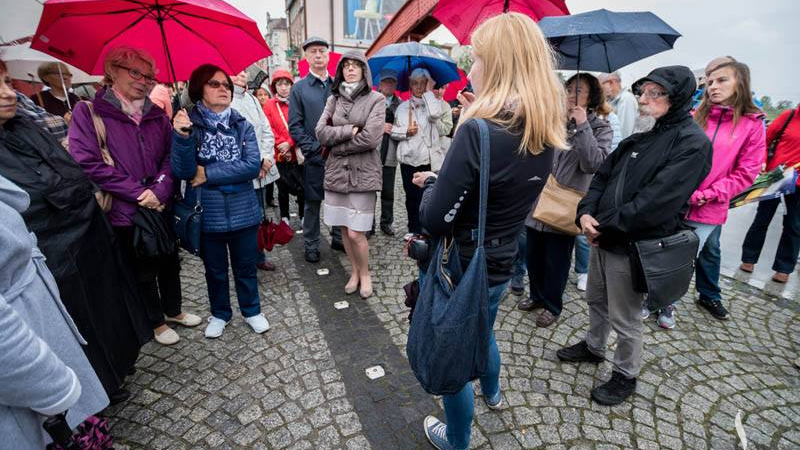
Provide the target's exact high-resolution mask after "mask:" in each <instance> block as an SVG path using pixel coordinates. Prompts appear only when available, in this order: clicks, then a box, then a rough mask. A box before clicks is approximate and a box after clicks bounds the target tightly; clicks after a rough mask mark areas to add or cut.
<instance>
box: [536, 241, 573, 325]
mask: <svg viewBox="0 0 800 450" xmlns="http://www.w3.org/2000/svg"><path fill="white" fill-rule="evenodd" d="M527 230H528V242H527V244H528V245H527V263H528V278H530V283H531V299H532V300H533V301H539V302H542V303H543V304H544V307H545V308H546V309H547V310H548V311H550V312H551V313H553V315H554V316H558V315H560V314H561V309H562V307H563V305H564V301H563V299H562V295H563V294H564V288H566V287H567V278H568V277H569V267H570V264H571V263H572V249H573V247H574V245H575V236H568V235H566V234H559V233H548V232H545V231H537V230H534V229H532V228H528V229H527Z"/></svg>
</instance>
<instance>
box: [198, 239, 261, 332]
mask: <svg viewBox="0 0 800 450" xmlns="http://www.w3.org/2000/svg"><path fill="white" fill-rule="evenodd" d="M257 231H258V226H254V227H250V228H244V229H241V230H236V231H230V232H225V233H203V241H202V245H203V247H202V257H203V265H204V266H205V268H206V284H207V285H208V300H209V302H210V303H211V315H212V316H214V317H216V318H218V319H222V320H224V321H226V322H227V321H229V320H231V316H233V311H232V310H231V296H230V283H229V280H228V251H230V255H231V266H232V268H233V278H234V281H235V283H236V297H237V298H238V300H239V310H240V311H241V312H242V316H244V317H251V316H255V315H257V314H260V313H261V303H260V301H259V298H258V278H257V276H256V260H257V258H258V252H257V251H256V247H257V237H256V233H257Z"/></svg>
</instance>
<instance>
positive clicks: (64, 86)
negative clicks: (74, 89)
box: [39, 62, 72, 111]
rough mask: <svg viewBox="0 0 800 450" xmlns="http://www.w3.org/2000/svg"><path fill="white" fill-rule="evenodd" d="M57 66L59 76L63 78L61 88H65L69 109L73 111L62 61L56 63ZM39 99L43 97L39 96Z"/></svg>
mask: <svg viewBox="0 0 800 450" xmlns="http://www.w3.org/2000/svg"><path fill="white" fill-rule="evenodd" d="M56 66H58V77H59V78H61V89H63V90H64V96H65V97H66V98H67V109H69V110H70V111H72V105H71V104H70V102H69V91H68V90H67V83H65V82H64V73H63V72H61V63H60V62H59V63H56ZM39 100H40V101H41V97H40V98H39ZM42 105H44V103H42Z"/></svg>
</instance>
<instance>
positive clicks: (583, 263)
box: [575, 234, 589, 274]
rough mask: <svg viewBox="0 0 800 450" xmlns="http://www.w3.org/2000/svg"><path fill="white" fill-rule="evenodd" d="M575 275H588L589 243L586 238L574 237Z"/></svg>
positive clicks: (581, 235)
mask: <svg viewBox="0 0 800 450" xmlns="http://www.w3.org/2000/svg"><path fill="white" fill-rule="evenodd" d="M575 273H578V274H588V273H589V241H588V240H587V239H586V236H585V235H583V234H579V235H577V236H575Z"/></svg>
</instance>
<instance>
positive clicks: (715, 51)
mask: <svg viewBox="0 0 800 450" xmlns="http://www.w3.org/2000/svg"><path fill="white" fill-rule="evenodd" d="M229 1H230V3H231V4H233V5H235V6H236V7H238V8H240V9H241V10H242V11H243V12H245V13H247V14H248V15H250V16H251V17H254V18H256V17H259V18H258V19H257V20H258V21H259V25H260V26H262V28H263V26H264V25H263V22H264V19H263V18H260V17H263V16H264V15H265V14H266V11H270V13H271V14H273V15H274V16H275V17H280V16H284V15H285V12H284V8H285V6H284V2H283V0H268V1H267V2H266V7H265V6H264V4H265V2H264V1H263V0H229ZM335 1H337V2H341V1H342V0H335ZM567 6H569V8H570V11H571V12H572V13H573V14H574V13H580V12H584V11H590V10H593V9H597V8H606V9H608V10H611V11H651V12H653V13H655V14H656V15H658V16H659V17H661V19H663V20H664V21H665V22H667V23H668V24H670V25H671V26H672V27H673V28H675V29H676V30H678V32H680V33H681V34H682V35H683V37H681V38H680V39H678V41H677V42H676V43H675V49H674V50H672V51H668V52H664V53H661V54H659V55H655V56H651V57H650V58H647V59H645V60H642V61H640V62H637V63H635V64H631V65H630V66H627V67H625V68H623V69H622V75H623V78H624V79H625V80H624V83H625V84H630V83H631V82H632V81H634V79H635V78H638V77H641V76H644V75H645V74H646V73H647V72H649V71H650V70H651V69H654V68H656V67H658V66H665V65H672V64H682V65H686V66H689V67H690V68H692V69H697V68H701V67H704V66H705V65H706V63H707V62H708V61H710V60H711V59H712V58H714V57H716V56H720V55H731V56H734V57H735V58H737V59H738V60H740V61H742V62H744V63H746V64H748V65H749V66H750V69H751V72H752V83H753V89H754V90H755V91H756V94H757V95H759V96H760V95H770V96H771V97H772V98H773V99H787V100H791V101H793V102H795V103H798V102H800V84H798V83H796V80H797V79H798V76H797V75H798V74H799V73H800V44H798V42H800V39H798V37H797V36H798V33H797V30H796V29H795V28H794V27H796V26H798V22H797V19H798V18H800V1H797V0H762V1H760V2H753V1H752V0H668V1H667V0H605V1H597V0H567ZM435 33H436V34H435V37H434V38H435V39H436V40H437V41H438V42H447V41H448V40H452V42H455V40H454V39H453V38H452V35H450V34H449V32H446V31H437V32H435Z"/></svg>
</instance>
